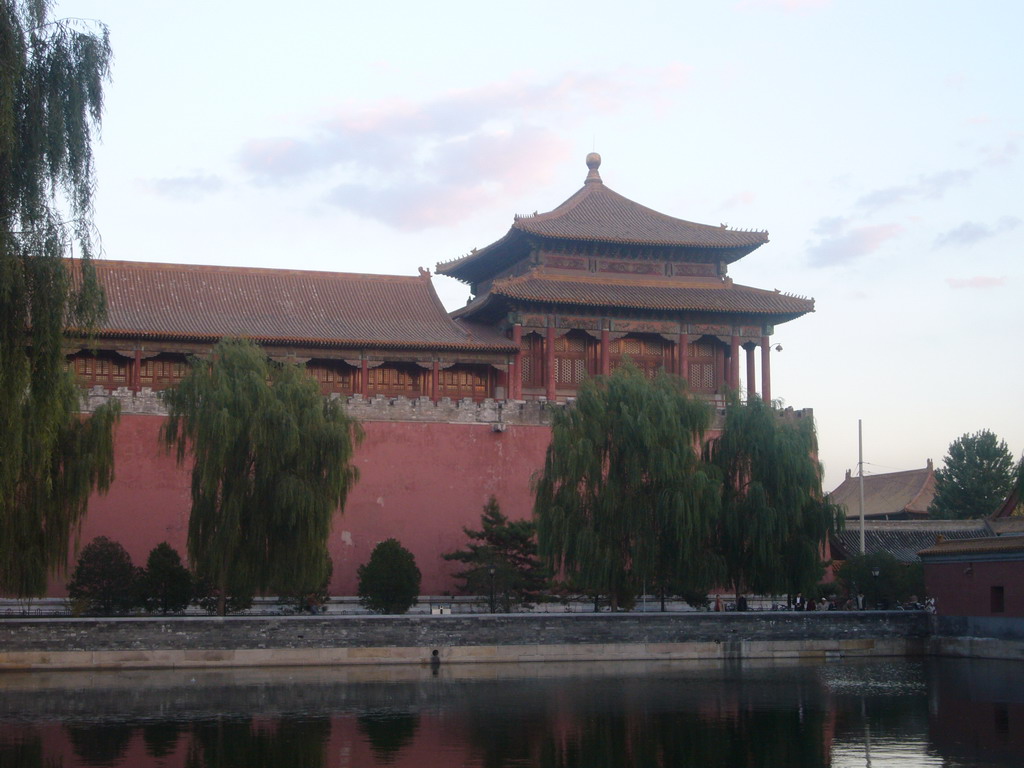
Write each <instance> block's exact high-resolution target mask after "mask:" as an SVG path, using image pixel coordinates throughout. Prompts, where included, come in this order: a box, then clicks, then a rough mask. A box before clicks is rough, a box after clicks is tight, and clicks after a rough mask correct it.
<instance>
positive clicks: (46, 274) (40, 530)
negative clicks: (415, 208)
mask: <svg viewBox="0 0 1024 768" xmlns="http://www.w3.org/2000/svg"><path fill="white" fill-rule="evenodd" d="M48 11H49V3H48V2H45V0H0V73H2V74H0V392H2V393H3V396H2V397H0V456H2V457H3V459H2V461H0V593H6V594H13V595H16V596H18V597H31V596H36V595H41V594H42V593H43V591H44V590H45V589H46V582H47V577H48V575H49V574H51V573H53V574H55V575H59V574H61V573H63V571H64V568H65V567H66V565H67V561H68V555H69V546H70V541H71V539H72V538H73V535H74V534H75V533H76V532H77V530H78V526H79V524H80V522H81V519H82V517H83V516H84V514H85V510H86V504H87V502H88V499H89V496H90V494H91V493H92V491H93V490H94V489H99V490H100V491H104V490H106V488H107V487H108V486H109V484H110V482H111V480H112V478H113V437H112V434H113V424H114V421H115V419H116V417H117V407H116V405H110V406H107V407H104V408H101V409H100V410H99V411H97V412H96V413H95V414H94V415H93V416H92V417H91V418H81V417H80V416H79V414H78V411H79V410H80V402H79V395H78V391H77V389H76V388H75V384H74V379H73V377H72V375H71V374H70V373H69V372H68V371H66V370H65V367H64V353H63V350H62V344H63V341H64V336H65V332H66V331H67V330H69V329H74V330H75V331H76V332H80V333H83V334H86V335H87V334H88V332H89V331H90V329H93V328H95V326H96V324H97V322H98V321H99V319H100V318H101V317H102V311H103V295H102V291H101V290H100V289H99V285H98V283H97V281H96V278H95V274H94V270H93V267H92V262H91V257H92V254H93V247H92V193H93V189H94V181H93V161H92V151H91V145H92V137H93V131H94V129H96V128H97V127H98V125H99V120H100V113H101V111H102V107H103V84H104V82H105V81H106V80H107V79H108V76H109V66H110V57H111V53H110V45H109V40H108V37H107V31H106V29H105V28H103V27H102V26H98V25H97V26H94V27H83V26H82V25H81V23H79V22H72V21H51V20H49V19H48V18H47V16H48ZM75 248H77V255H78V256H79V257H80V258H79V260H77V261H76V262H74V265H75V266H72V262H69V261H68V260H67V257H68V256H71V255H73V253H74V249H75Z"/></svg>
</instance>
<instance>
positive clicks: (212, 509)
mask: <svg viewBox="0 0 1024 768" xmlns="http://www.w3.org/2000/svg"><path fill="white" fill-rule="evenodd" d="M190 362H191V369H190V371H189V373H188V374H187V375H186V376H185V378H184V379H183V380H182V381H181V383H180V384H179V385H178V386H177V387H175V388H174V389H170V390H167V391H165V393H164V401H165V402H166V404H167V409H168V417H167V421H166V422H165V424H164V426H163V429H162V432H161V435H162V438H163V440H164V441H165V442H166V444H167V445H168V446H169V447H173V448H175V449H176V455H177V459H178V462H179V463H182V462H184V460H185V458H186V456H188V455H189V454H191V455H192V458H193V463H192V512H191V515H190V517H189V525H188V556H189V561H190V562H191V563H192V565H193V568H194V569H195V572H196V575H197V576H199V577H200V578H202V579H203V580H204V581H205V582H208V583H209V584H210V587H211V590H212V591H214V592H216V594H218V595H219V599H220V601H221V602H220V605H219V610H218V612H219V613H221V614H223V613H224V612H225V610H226V608H227V606H226V600H227V596H228V595H252V594H254V593H256V592H266V591H268V590H273V591H274V592H276V593H278V594H284V593H287V594H298V593H302V592H312V591H314V590H315V589H317V588H318V587H319V586H320V584H322V583H323V581H324V578H325V576H326V568H327V536H328V534H329V533H330V529H331V520H332V519H333V517H334V514H335V512H336V511H337V510H338V509H340V508H343V507H344V504H345V498H346V496H347V495H348V492H349V489H351V488H352V486H353V485H354V484H355V482H356V479H357V477H358V470H357V468H356V467H355V466H354V465H353V463H352V456H353V452H354V450H355V445H356V443H357V442H358V441H359V439H360V437H361V435H362V432H361V431H360V429H359V426H358V425H357V424H356V423H355V422H354V421H353V420H352V419H350V418H349V417H348V416H347V415H346V414H345V411H344V410H343V407H342V405H341V404H340V402H338V401H337V400H329V399H325V398H324V397H322V396H321V394H320V390H319V388H318V386H317V384H316V382H315V381H313V379H312V378H310V377H309V376H307V375H306V373H305V372H304V371H303V370H302V368H301V367H299V366H296V365H288V364H277V363H273V362H271V361H270V360H268V359H267V357H266V355H265V354H264V353H263V351H262V350H260V348H259V347H257V346H256V345H255V344H253V343H252V342H249V341H244V340H240V339H225V340H224V341H221V342H220V343H219V344H217V346H215V347H214V349H213V354H212V356H211V357H210V359H196V358H193V359H192V360H191V361H190Z"/></svg>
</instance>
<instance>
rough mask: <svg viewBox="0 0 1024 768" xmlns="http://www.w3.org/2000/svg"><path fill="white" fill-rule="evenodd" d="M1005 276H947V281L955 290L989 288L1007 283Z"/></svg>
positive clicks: (999, 286)
mask: <svg viewBox="0 0 1024 768" xmlns="http://www.w3.org/2000/svg"><path fill="white" fill-rule="evenodd" d="M1007 282H1008V281H1007V279H1006V278H1005V277H986V276H984V275H976V276H974V277H947V278H946V283H947V285H949V287H950V288H952V289H953V290H954V291H960V290H974V289H977V290H988V289H989V288H1001V287H1003V286H1004V285H1006V284H1007Z"/></svg>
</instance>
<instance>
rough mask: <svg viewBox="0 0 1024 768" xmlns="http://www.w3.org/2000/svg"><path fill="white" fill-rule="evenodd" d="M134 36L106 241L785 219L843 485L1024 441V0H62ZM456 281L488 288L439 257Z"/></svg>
mask: <svg viewBox="0 0 1024 768" xmlns="http://www.w3.org/2000/svg"><path fill="white" fill-rule="evenodd" d="M54 15H55V16H63V17H79V18H84V19H97V20H100V21H102V22H103V23H105V24H106V25H107V26H108V28H109V30H110V34H111V41H112V46H113V50H114V56H115V60H114V69H113V75H112V81H111V82H110V84H109V85H108V87H107V92H106V105H105V112H104V117H103V125H102V135H101V139H100V144H99V145H98V146H97V148H96V171H97V180H98V190H97V197H96V225H97V227H98V229H99V233H100V235H101V238H102V243H103V248H104V257H105V258H108V259H124V260H138V261H158V262H174V263H183V264H217V265H228V266H248V267H282V268H293V269H316V270H330V271H340V272H372V273H383V274H400V275H414V274H416V273H417V267H425V268H430V269H433V267H434V265H435V264H436V263H438V262H444V261H448V260H450V259H453V258H457V257H459V256H462V255H463V254H465V253H467V252H469V251H470V250H472V249H473V248H474V247H477V248H480V247H483V246H485V245H487V244H489V243H491V242H493V241H495V240H497V239H498V238H500V237H501V236H503V235H504V234H505V233H506V232H507V231H508V228H509V226H510V225H511V224H512V221H513V215H514V214H516V213H532V212H534V211H546V210H551V209H552V208H554V207H555V206H557V205H558V204H559V203H561V202H562V201H563V200H564V199H566V198H567V197H569V196H570V195H571V194H573V193H574V192H575V191H576V190H577V189H578V188H579V187H580V186H581V185H582V183H583V180H584V178H585V176H586V171H587V169H586V166H585V164H584V158H585V156H586V154H587V153H588V152H590V151H592V150H596V151H597V152H599V153H600V154H601V155H602V158H603V163H602V166H601V175H602V178H603V179H604V182H605V184H607V185H608V186H609V187H611V188H612V189H614V190H615V191H617V192H619V193H621V194H623V195H625V196H626V197H629V198H630V199H633V200H635V201H637V202H639V203H642V204H644V205H646V206H648V207H651V208H654V209H655V210H658V211H662V212H664V213H667V214H669V215H672V216H677V217H679V218H684V219H688V220H691V221H698V222H702V223H707V224H719V223H727V224H728V225H729V226H730V227H733V228H738V229H766V230H768V232H769V237H770V242H769V243H768V244H767V245H764V246H762V247H761V248H759V249H758V250H757V251H755V252H754V253H752V254H750V255H749V256H747V257H745V258H744V259H742V260H741V261H739V262H737V263H735V264H733V265H732V266H731V267H730V275H731V276H732V277H733V279H734V280H735V281H736V282H737V283H741V284H744V285H752V286H756V287H760V288H767V289H775V288H778V289H780V290H782V291H786V292H789V293H794V294H798V295H802V296H808V297H813V298H814V300H815V312H814V313H813V314H809V315H806V316H804V317H802V318H800V319H798V320H795V321H792V322H790V323H786V324H783V325H779V326H777V327H776V330H775V336H774V337H773V343H778V344H780V345H781V346H782V347H783V350H782V351H781V352H777V353H776V352H773V359H772V394H773V396H774V397H777V398H781V399H782V400H783V401H784V404H785V405H786V406H792V407H793V408H797V409H800V408H812V409H813V411H814V415H815V419H816V423H817V428H818V438H819V444H820V457H821V460H822V462H823V464H824V468H825V481H824V486H825V489H826V490H831V489H833V488H834V487H835V486H836V485H838V484H839V483H840V482H841V481H842V479H843V477H844V473H845V471H846V470H847V469H852V470H853V471H854V472H855V473H856V466H857V447H858V445H857V425H858V420H862V422H863V435H864V462H865V465H864V469H865V473H867V474H877V473H882V472H889V471H894V470H904V469H914V468H920V467H923V466H924V465H925V462H926V460H927V459H929V458H932V459H934V460H935V463H936V466H940V465H941V461H942V458H943V456H944V455H945V454H946V452H947V449H948V446H949V444H950V442H952V441H953V440H954V439H956V438H957V437H959V436H961V435H963V434H965V433H973V432H977V431H979V430H982V429H988V430H991V431H993V432H995V433H996V434H997V435H998V436H999V437H1000V438H1002V439H1003V440H1005V441H1006V443H1007V444H1008V446H1009V448H1010V450H1011V451H1012V452H1013V454H1014V456H1015V457H1020V455H1021V453H1022V451H1024V407H1022V399H1024V398H1022V395H1024V387H1022V381H1024V354H1022V352H1021V349H1020V346H1021V341H1020V333H1021V330H1022V325H1024V323H1022V321H1024V267H1022V252H1024V194H1022V181H1024V174H1022V164H1024V157H1022V153H1021V150H1022V148H1024V98H1021V96H1022V91H1021V81H1020V74H1021V72H1022V71H1024V53H1022V45H1021V42H1020V29H1021V27H1022V25H1024V4H1022V3H1020V2H1019V0H1005V1H1004V0H978V2H965V1H964V0H900V1H899V2H893V1H892V0H716V1H715V2H710V1H708V2H696V1H689V2H687V1H684V0H676V1H675V2H648V1H647V0H633V2H629V3H622V2H598V1H593V0H592V1H591V2H586V3H582V2H572V1H567V0H563V1H562V2H558V3H553V2H544V3H541V2H532V1H531V0H520V1H518V2H515V3H505V2H488V3H482V2H479V1H477V2H460V1H449V2H444V3H422V2H404V1H403V0H394V1H393V2H390V3H352V2H342V1H341V0H335V1H334V2H317V1H309V2H304V3H298V4H294V5H293V6H291V7H290V8H287V7H286V6H285V4H282V3H280V2H275V3H269V2H261V1H258V0H248V1H247V2H236V1H235V0H220V1H219V2H216V3H210V2H195V1H193V0H178V2H175V3H157V2H149V1H147V0H131V2H127V1H122V0H58V2H57V3H56V5H55V9H54ZM434 282H435V286H436V288H437V290H438V293H439V295H440V296H441V298H442V301H444V303H445V305H446V306H447V307H449V309H454V308H456V307H458V306H461V305H462V304H464V303H465V301H466V299H467V297H468V289H467V288H466V287H465V286H463V285H462V284H461V283H458V282H456V281H454V280H451V279H450V278H444V277H437V276H435V278H434Z"/></svg>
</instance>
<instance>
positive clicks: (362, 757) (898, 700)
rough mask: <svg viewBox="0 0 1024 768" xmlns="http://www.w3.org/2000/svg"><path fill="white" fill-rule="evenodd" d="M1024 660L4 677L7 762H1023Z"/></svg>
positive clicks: (9, 766) (791, 766) (329, 765)
mask: <svg viewBox="0 0 1024 768" xmlns="http://www.w3.org/2000/svg"><path fill="white" fill-rule="evenodd" d="M1020 765H1024V664H1019V663H1014V662H993V661H977V660H974V661H968V660H937V659H931V660H926V661H916V660H887V661H853V660H845V661H837V662H829V663H821V664H797V663H794V664H787V665H779V664H762V663H757V662H745V663H735V664H721V663H715V664H694V663H636V664H632V663H616V664H607V665H606V664H584V663H580V664H544V665H531V666H526V665H522V666H521V665H462V666H450V667H441V668H439V669H436V670H431V668H430V667H429V666H424V667H397V666H396V667H387V668H384V667H376V668H372V669H370V668H366V669H363V668H351V667H350V668H337V667H335V668H302V669H272V670H267V669H260V670H231V671H198V670H195V671H192V670H178V671H153V672H104V673H81V672H76V673H53V672H38V673H0V766H2V767H3V768H29V767H31V768H37V767H39V768H44V767H45V768H55V767H56V766H63V768H77V767H78V766H132V767H133V768H134V767H135V766H167V767H168V768H171V767H178V766H181V767H182V768H214V767H217V768H235V767H237V768H243V767H245V768H256V767H259V766H268V767H269V766H273V767H274V768H282V767H285V766H295V767H296V768H342V767H345V768H367V767H368V766H392V767H393V768H403V767H405V766H410V767H414V768H433V766H438V767H439V768H440V767H442V766H443V767H444V768H454V767H456V766H479V767H480V768H503V767H505V766H508V767H512V766H551V768H570V767H573V768H575V767H576V766H579V767H580V768H583V767H584V766H586V767H588V768H599V767H601V766H607V767H608V768H612V767H614V768H619V767H622V766H658V767H660V766H693V767H694V768H697V767H700V768H706V767H711V768H713V767H714V766H729V767H730V768H735V767H736V766H766V767H767V766H780V767H783V766H784V767H786V768H798V767H802V766H807V767H808V768H810V767H812V766H813V767H817V766H822V767H824V766H835V767H839V766H843V767H846V766H874V767H875V768H878V767H879V766H1020Z"/></svg>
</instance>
